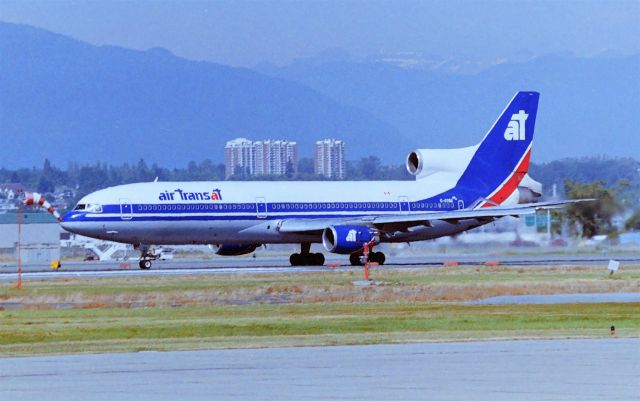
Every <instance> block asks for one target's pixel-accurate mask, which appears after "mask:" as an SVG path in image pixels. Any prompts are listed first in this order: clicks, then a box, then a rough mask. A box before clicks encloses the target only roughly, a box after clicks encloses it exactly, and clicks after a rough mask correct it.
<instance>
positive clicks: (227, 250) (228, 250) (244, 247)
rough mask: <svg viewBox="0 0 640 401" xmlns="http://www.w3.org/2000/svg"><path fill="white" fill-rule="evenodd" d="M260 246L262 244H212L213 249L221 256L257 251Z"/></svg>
mask: <svg viewBox="0 0 640 401" xmlns="http://www.w3.org/2000/svg"><path fill="white" fill-rule="evenodd" d="M259 246H260V244H215V245H211V249H213V250H214V252H215V253H216V255H220V256H240V255H246V254H248V253H251V252H253V251H255V250H256V248H257V247H259Z"/></svg>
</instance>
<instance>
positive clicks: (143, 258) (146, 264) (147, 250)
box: [135, 245, 160, 270]
mask: <svg viewBox="0 0 640 401" xmlns="http://www.w3.org/2000/svg"><path fill="white" fill-rule="evenodd" d="M135 248H139V249H140V261H139V262H138V266H139V267H140V268H141V269H142V270H149V269H151V262H152V261H154V260H156V259H158V258H159V257H160V255H159V254H156V253H154V252H153V248H152V247H150V246H149V245H138V246H136V247H135Z"/></svg>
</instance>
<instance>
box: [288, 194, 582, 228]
mask: <svg viewBox="0 0 640 401" xmlns="http://www.w3.org/2000/svg"><path fill="white" fill-rule="evenodd" d="M592 200H594V199H575V200H560V201H548V202H538V203H525V204H519V205H514V206H506V207H502V206H492V207H484V208H476V209H460V210H453V211H449V212H427V213H415V214H394V215H384V216H358V217H355V216H354V217H345V218H319V219H287V220H282V221H281V222H280V224H279V228H278V230H279V231H280V232H283V233H289V232H291V233H293V232H314V231H315V232H320V231H322V230H324V229H325V228H327V227H329V226H332V225H342V224H353V225H361V226H367V227H375V228H377V229H379V230H382V231H385V232H390V231H398V230H404V229H407V228H409V227H413V226H419V225H430V222H431V221H435V220H443V221H448V222H454V223H455V222H458V221H460V220H465V219H493V218H500V217H505V216H514V217H517V216H525V215H531V214H535V213H536V212H538V211H540V210H548V209H560V208H562V207H564V206H566V205H568V204H572V203H578V202H585V201H592Z"/></svg>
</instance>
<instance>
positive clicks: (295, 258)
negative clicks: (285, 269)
mask: <svg viewBox="0 0 640 401" xmlns="http://www.w3.org/2000/svg"><path fill="white" fill-rule="evenodd" d="M289 263H291V266H301V265H302V255H300V254H299V253H292V254H291V256H289Z"/></svg>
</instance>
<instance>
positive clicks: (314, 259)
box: [289, 242, 324, 266]
mask: <svg viewBox="0 0 640 401" xmlns="http://www.w3.org/2000/svg"><path fill="white" fill-rule="evenodd" d="M310 249H311V244H310V243H308V242H305V243H303V244H300V253H294V254H291V256H290V257H289V263H291V266H322V265H324V255H323V254H321V253H310V252H309V250H310Z"/></svg>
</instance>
